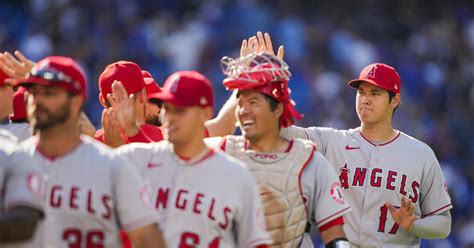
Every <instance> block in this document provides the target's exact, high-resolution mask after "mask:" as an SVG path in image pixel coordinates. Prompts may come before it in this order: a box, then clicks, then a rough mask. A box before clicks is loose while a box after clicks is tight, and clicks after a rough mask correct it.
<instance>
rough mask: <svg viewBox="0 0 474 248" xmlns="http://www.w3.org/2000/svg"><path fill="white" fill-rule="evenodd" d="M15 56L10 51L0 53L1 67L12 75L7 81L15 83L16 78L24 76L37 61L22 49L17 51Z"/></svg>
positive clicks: (9, 75)
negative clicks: (24, 53)
mask: <svg viewBox="0 0 474 248" xmlns="http://www.w3.org/2000/svg"><path fill="white" fill-rule="evenodd" d="M15 56H16V57H15ZM15 56H13V55H12V54H11V53H9V52H4V53H0V69H2V70H3V71H4V72H5V74H7V75H8V77H10V78H9V79H7V80H6V82H7V83H14V81H15V80H16V79H21V78H24V77H25V76H26V74H27V73H28V72H30V71H31V69H32V68H33V66H34V65H35V62H33V61H31V60H29V59H28V58H27V57H25V55H23V53H21V52H20V51H15Z"/></svg>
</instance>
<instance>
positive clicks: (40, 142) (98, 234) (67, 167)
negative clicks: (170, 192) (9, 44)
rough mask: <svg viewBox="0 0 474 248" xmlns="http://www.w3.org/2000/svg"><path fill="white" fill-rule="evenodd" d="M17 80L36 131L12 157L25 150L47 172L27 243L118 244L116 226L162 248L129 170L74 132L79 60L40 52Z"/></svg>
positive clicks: (143, 193) (80, 95) (141, 188)
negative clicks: (39, 213) (37, 221)
mask: <svg viewBox="0 0 474 248" xmlns="http://www.w3.org/2000/svg"><path fill="white" fill-rule="evenodd" d="M20 84H21V85H22V86H25V87H27V88H28V91H29V98H28V112H29V118H30V120H31V124H32V125H33V126H34V128H35V129H36V130H37V134H36V135H35V137H33V138H31V139H29V140H27V141H24V142H23V143H22V144H21V145H20V146H19V148H18V150H17V151H15V152H14V155H15V154H17V153H19V152H22V153H26V155H27V156H23V158H24V159H25V160H27V159H33V160H34V161H35V163H37V164H38V165H40V166H41V168H42V170H43V173H44V174H45V176H46V178H47V179H46V182H45V184H46V190H45V192H46V199H47V202H46V204H45V214H46V218H45V220H44V222H43V223H42V225H41V227H40V228H39V230H40V231H39V232H38V233H37V234H36V236H35V239H34V241H33V244H32V245H33V246H35V247H118V246H119V245H120V244H121V241H120V238H119V228H120V229H122V230H125V231H126V232H127V233H128V235H129V237H130V239H131V240H132V242H133V243H134V244H135V245H136V246H138V247H163V246H164V243H163V240H162V237H161V233H160V231H159V229H158V227H157V225H156V219H155V218H154V217H153V216H154V211H153V209H152V206H151V205H150V198H149V197H150V196H149V194H148V191H147V188H146V187H145V185H144V184H143V183H142V182H141V181H142V179H141V177H140V176H139V174H138V172H137V170H136V169H135V168H134V167H133V166H132V165H131V163H130V162H129V161H127V160H124V159H123V158H121V157H118V156H116V155H115V153H114V151H113V150H111V149H110V148H108V147H106V146H104V145H102V144H100V143H99V142H97V141H95V140H94V139H92V138H89V137H88V136H80V135H79V132H77V126H78V119H79V115H80V113H81V108H82V105H83V104H84V102H85V100H86V92H87V89H86V81H85V76H84V74H83V72H82V70H81V69H80V67H79V65H78V64H77V63H76V62H75V61H74V60H73V59H71V58H67V57H57V56H54V57H47V58H45V59H43V60H41V61H39V62H38V63H36V64H35V66H34V67H33V69H32V70H31V73H30V75H29V77H27V78H26V79H24V80H21V81H20ZM18 163H19V164H22V163H23V160H22V159H21V158H20V159H19V160H18ZM25 163H26V162H25Z"/></svg>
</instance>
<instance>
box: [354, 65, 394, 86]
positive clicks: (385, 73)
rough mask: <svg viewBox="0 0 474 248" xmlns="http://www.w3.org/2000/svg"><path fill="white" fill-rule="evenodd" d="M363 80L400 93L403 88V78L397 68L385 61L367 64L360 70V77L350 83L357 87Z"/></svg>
mask: <svg viewBox="0 0 474 248" xmlns="http://www.w3.org/2000/svg"><path fill="white" fill-rule="evenodd" d="M362 82H367V83H369V84H373V85H375V86H378V87H380V88H382V89H386V90H388V91H391V92H394V93H400V90H401V88H402V80H401V78H400V75H398V72H397V71H396V70H395V68H393V67H391V66H389V65H386V64H383V63H375V64H370V65H368V66H366V67H365V68H364V69H363V70H362V71H361V72H360V75H359V78H358V79H354V80H351V81H350V82H349V83H348V84H349V86H351V87H353V88H356V89H357V88H359V84H360V83H362Z"/></svg>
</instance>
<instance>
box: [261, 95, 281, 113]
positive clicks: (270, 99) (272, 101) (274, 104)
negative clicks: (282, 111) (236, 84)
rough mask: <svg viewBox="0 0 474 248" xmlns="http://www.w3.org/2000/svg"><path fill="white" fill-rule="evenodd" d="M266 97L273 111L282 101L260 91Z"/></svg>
mask: <svg viewBox="0 0 474 248" xmlns="http://www.w3.org/2000/svg"><path fill="white" fill-rule="evenodd" d="M260 94H262V95H263V96H264V97H265V100H266V101H267V102H268V103H269V104H270V110H271V111H272V112H273V111H275V109H276V108H277V106H278V104H279V103H280V102H279V101H277V100H276V99H275V98H273V97H270V96H269V95H266V94H263V93H260Z"/></svg>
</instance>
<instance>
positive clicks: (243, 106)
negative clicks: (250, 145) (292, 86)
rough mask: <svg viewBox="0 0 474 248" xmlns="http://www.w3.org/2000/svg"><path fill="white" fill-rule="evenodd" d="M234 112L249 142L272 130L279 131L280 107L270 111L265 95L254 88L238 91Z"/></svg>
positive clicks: (270, 132)
mask: <svg viewBox="0 0 474 248" xmlns="http://www.w3.org/2000/svg"><path fill="white" fill-rule="evenodd" d="M280 105H281V104H280ZM235 114H236V118H237V120H238V121H239V126H240V130H241V131H242V135H243V136H244V137H245V138H246V139H248V140H249V141H251V142H252V140H256V139H257V140H258V139H261V138H263V137H265V135H267V134H270V135H271V134H273V133H272V132H276V133H279V129H278V126H279V118H280V116H281V108H277V109H276V110H275V111H272V110H271V108H270V103H269V102H268V100H267V99H265V96H264V95H263V94H262V93H260V92H258V91H256V90H244V91H239V94H238V98H237V109H236V110H235Z"/></svg>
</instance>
